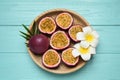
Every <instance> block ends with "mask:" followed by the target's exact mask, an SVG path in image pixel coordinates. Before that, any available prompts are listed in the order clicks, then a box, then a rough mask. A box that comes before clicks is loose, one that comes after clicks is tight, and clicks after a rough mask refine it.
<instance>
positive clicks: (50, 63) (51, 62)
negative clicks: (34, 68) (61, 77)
mask: <svg viewBox="0 0 120 80" xmlns="http://www.w3.org/2000/svg"><path fill="white" fill-rule="evenodd" d="M42 63H43V65H44V66H45V67H47V68H57V67H58V66H59V65H60V63H61V57H60V55H59V54H58V52H57V51H56V50H54V49H49V50H47V51H46V52H45V53H44V54H43V56H42Z"/></svg>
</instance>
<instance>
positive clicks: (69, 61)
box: [62, 48, 79, 66]
mask: <svg viewBox="0 0 120 80" xmlns="http://www.w3.org/2000/svg"><path fill="white" fill-rule="evenodd" d="M72 50H73V48H68V49H66V50H64V51H63V52H62V61H63V62H64V63H65V64H66V65H67V66H75V65H76V64H77V63H78V62H79V57H76V58H75V57H74V56H73V55H72Z"/></svg>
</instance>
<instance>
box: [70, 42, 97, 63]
mask: <svg viewBox="0 0 120 80" xmlns="http://www.w3.org/2000/svg"><path fill="white" fill-rule="evenodd" d="M74 48H75V49H73V51H72V55H73V56H74V57H77V56H81V58H82V59H83V60H84V61H88V60H90V58H91V54H96V50H95V48H94V47H92V46H89V47H87V48H85V47H82V45H81V43H77V44H75V45H74Z"/></svg>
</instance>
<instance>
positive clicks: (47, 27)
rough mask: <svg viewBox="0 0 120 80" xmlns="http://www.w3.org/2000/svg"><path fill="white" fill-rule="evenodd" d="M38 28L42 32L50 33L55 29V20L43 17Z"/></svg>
mask: <svg viewBox="0 0 120 80" xmlns="http://www.w3.org/2000/svg"><path fill="white" fill-rule="evenodd" d="M39 30H40V31H41V32H42V33H47V34H52V33H53V32H54V31H55V30H56V24H55V21H54V20H53V19H52V18H51V17H45V18H43V19H42V20H41V21H40V22H39Z"/></svg>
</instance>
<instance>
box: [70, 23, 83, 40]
mask: <svg viewBox="0 0 120 80" xmlns="http://www.w3.org/2000/svg"><path fill="white" fill-rule="evenodd" d="M78 32H82V26H81V25H74V26H72V27H71V28H70V29H69V31H68V33H69V36H70V38H71V39H72V40H73V41H75V42H78V41H79V40H77V38H76V34H77V33H78Z"/></svg>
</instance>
